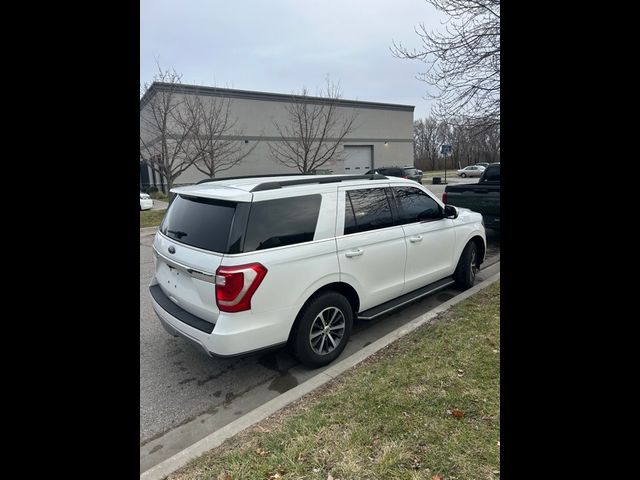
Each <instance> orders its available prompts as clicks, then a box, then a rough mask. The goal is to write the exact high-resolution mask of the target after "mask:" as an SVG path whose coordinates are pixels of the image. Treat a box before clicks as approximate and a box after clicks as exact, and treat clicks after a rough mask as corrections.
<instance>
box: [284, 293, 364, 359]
mask: <svg viewBox="0 0 640 480" xmlns="http://www.w3.org/2000/svg"><path fill="white" fill-rule="evenodd" d="M352 326H353V312H352V311H351V305H350V304H349V301H348V300H347V299H346V298H345V297H344V296H343V295H341V294H339V293H337V292H325V293H322V294H320V295H318V296H317V297H315V298H313V299H312V300H311V301H310V302H309V303H307V305H305V306H304V307H303V309H302V311H301V312H300V317H299V319H298V322H297V324H296V326H295V327H294V328H295V330H294V332H293V337H292V347H293V354H294V355H295V356H296V357H297V358H298V360H300V361H301V362H302V363H303V364H304V365H306V366H308V367H313V368H314V367H321V366H323V365H327V364H328V363H331V362H332V361H333V360H335V359H336V358H337V357H338V356H339V355H340V354H341V353H342V351H343V350H344V347H345V346H346V345H347V341H348V340H349V337H350V336H351V328H352Z"/></svg>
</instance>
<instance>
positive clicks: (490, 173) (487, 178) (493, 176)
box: [482, 165, 500, 182]
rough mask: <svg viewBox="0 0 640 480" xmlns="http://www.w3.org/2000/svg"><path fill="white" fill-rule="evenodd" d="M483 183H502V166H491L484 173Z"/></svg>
mask: <svg viewBox="0 0 640 480" xmlns="http://www.w3.org/2000/svg"><path fill="white" fill-rule="evenodd" d="M482 181H483V182H499V181H500V166H499V165H495V166H492V165H489V166H488V167H487V169H486V170H485V171H484V178H483V179H482Z"/></svg>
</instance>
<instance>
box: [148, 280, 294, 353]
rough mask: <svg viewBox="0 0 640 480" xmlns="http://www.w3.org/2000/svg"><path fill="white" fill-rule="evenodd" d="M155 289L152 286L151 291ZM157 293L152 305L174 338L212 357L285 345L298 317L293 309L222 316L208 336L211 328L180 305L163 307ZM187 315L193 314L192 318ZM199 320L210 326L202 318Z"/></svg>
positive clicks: (224, 314)
mask: <svg viewBox="0 0 640 480" xmlns="http://www.w3.org/2000/svg"><path fill="white" fill-rule="evenodd" d="M153 287H154V286H153V285H152V286H151V287H150V289H151V288H153ZM150 293H151V292H150ZM154 294H155V297H158V294H157V290H156V291H155V292H153V293H151V304H152V306H153V310H154V311H155V313H156V315H157V316H158V319H159V320H160V323H161V324H162V326H163V327H164V329H165V330H166V331H167V332H168V333H169V334H171V335H173V336H180V337H182V338H184V339H186V340H188V341H189V342H190V343H192V344H193V345H194V346H196V347H197V348H199V349H200V350H202V351H203V352H204V353H206V354H207V355H209V356H212V357H234V356H237V355H244V354H248V353H252V352H255V351H259V350H263V349H268V348H274V347H277V346H280V345H284V344H285V343H286V342H287V340H288V337H289V332H290V330H291V326H292V325H293V321H294V320H295V314H293V315H292V311H293V309H282V310H277V311H274V312H271V313H267V314H263V315H255V314H253V313H252V312H251V311H248V312H238V313H231V314H227V313H221V314H220V315H219V316H218V320H217V322H216V324H215V325H214V326H213V329H212V330H211V332H210V333H207V332H206V330H209V329H208V328H203V326H202V325H201V324H198V323H197V322H196V321H195V320H194V319H197V317H195V316H193V315H191V314H189V313H188V312H186V311H184V310H182V309H181V308H180V307H178V306H177V305H174V306H173V307H170V308H166V307H167V305H166V304H165V306H163V305H162V304H163V303H165V302H164V301H163V299H162V298H159V297H158V300H160V301H157V300H156V298H154ZM170 301H171V300H169V302H170ZM169 310H170V311H169ZM180 310H182V311H180ZM184 314H187V315H190V317H191V318H189V317H186V316H185V315H184ZM185 320H187V321H188V322H189V323H190V324H189V323H186V322H185ZM197 320H200V321H201V322H203V323H208V322H205V321H204V320H202V319H197ZM209 325H211V324H209Z"/></svg>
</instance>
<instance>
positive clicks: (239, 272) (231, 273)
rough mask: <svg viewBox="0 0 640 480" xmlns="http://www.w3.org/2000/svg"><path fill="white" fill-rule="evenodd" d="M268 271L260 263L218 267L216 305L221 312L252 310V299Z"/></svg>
mask: <svg viewBox="0 0 640 480" xmlns="http://www.w3.org/2000/svg"><path fill="white" fill-rule="evenodd" d="M266 274H267V269H266V268H265V267H264V266H263V265H261V264H259V263H249V264H247V265H236V266H234V267H218V270H216V303H217V304H218V308H219V309H220V311H221V312H242V311H244V310H250V309H251V297H252V296H253V294H254V293H255V292H256V290H257V289H258V287H259V286H260V283H261V282H262V279H263V278H264V276H265V275H266Z"/></svg>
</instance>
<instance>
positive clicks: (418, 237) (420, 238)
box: [409, 235, 422, 243]
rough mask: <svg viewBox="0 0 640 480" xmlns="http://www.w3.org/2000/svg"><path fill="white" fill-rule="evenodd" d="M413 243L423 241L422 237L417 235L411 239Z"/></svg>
mask: <svg viewBox="0 0 640 480" xmlns="http://www.w3.org/2000/svg"><path fill="white" fill-rule="evenodd" d="M409 241H410V242H411V243H417V242H421V241H422V235H416V236H415V237H409Z"/></svg>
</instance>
